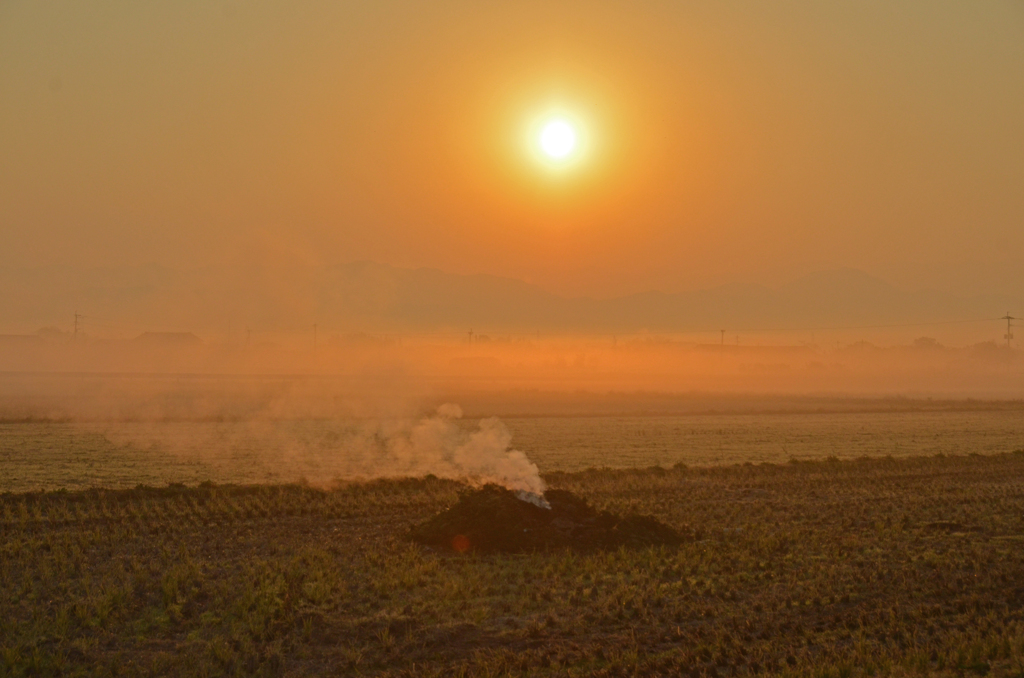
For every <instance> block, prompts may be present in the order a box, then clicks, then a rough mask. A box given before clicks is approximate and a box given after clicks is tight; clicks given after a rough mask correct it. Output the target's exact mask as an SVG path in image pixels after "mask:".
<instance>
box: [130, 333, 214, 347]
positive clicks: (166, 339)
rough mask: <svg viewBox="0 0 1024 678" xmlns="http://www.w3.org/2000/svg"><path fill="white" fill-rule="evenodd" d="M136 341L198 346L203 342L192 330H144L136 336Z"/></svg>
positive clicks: (160, 344)
mask: <svg viewBox="0 0 1024 678" xmlns="http://www.w3.org/2000/svg"><path fill="white" fill-rule="evenodd" d="M135 341H137V342H138V343H140V344H151V345H159V346H196V345H199V344H201V343H203V340H202V339H200V338H199V337H197V336H196V335H194V334H192V333H191V332H143V333H142V334H140V335H139V336H137V337H135Z"/></svg>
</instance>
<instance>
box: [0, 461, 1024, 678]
mask: <svg viewBox="0 0 1024 678" xmlns="http://www.w3.org/2000/svg"><path fill="white" fill-rule="evenodd" d="M548 481H549V484H550V485H551V486H552V487H555V488H562V489H567V490H571V491H572V492H574V493H577V494H579V495H580V496H582V497H585V498H586V499H587V500H588V501H590V503H591V504H593V505H595V506H596V507H597V508H599V509H607V510H610V511H613V512H615V513H618V514H628V513H642V514H651V515H653V516H655V517H657V518H658V519H659V520H662V521H664V522H665V523H667V524H668V525H670V526H672V527H675V528H676V529H678V530H680V531H683V532H685V533H686V534H690V535H693V536H695V537H696V539H695V540H693V541H688V542H686V543H684V544H682V545H680V546H678V547H655V548H646V549H632V550H617V551H610V552H596V553H574V552H571V551H559V550H556V551H554V552H549V553H534V554H529V555H481V554H468V555H458V554H452V553H449V552H439V551H433V550H430V549H428V548H425V547H423V546H419V545H417V544H414V543H412V542H411V541H409V540H408V539H407V537H406V534H407V531H408V529H409V527H410V526H412V525H414V524H416V523H419V522H421V521H423V520H424V519H425V518H427V517H429V516H431V515H433V514H435V513H436V512H438V511H440V510H442V509H444V508H446V507H447V506H449V505H451V504H452V503H453V502H454V501H455V500H456V497H457V494H458V491H459V489H460V488H459V486H458V485H456V484H454V483H450V482H445V481H439V480H424V481H398V482H377V483H370V484H354V485H348V486H344V487H340V488H336V489H333V490H329V491H325V490H320V489H314V488H309V487H299V486H259V487H228V486H201V487H189V488H186V487H168V488H160V489H145V488H140V489H136V490H125V491H116V492H115V491H90V492H82V493H64V492H54V493H45V494H27V495H26V494H7V495H0V646H2V647H0V674H3V675H56V674H58V673H61V674H71V675H74V674H76V673H78V674H82V675H86V674H87V675H104V674H111V675H114V674H124V675H133V674H149V675H156V674H158V675H167V674H181V675H221V674H232V675H259V674H263V675H281V674H284V675H325V674H352V675H385V674H387V675H410V676H411V675H435V674H441V675H458V674H463V675H561V676H564V675H567V674H568V675H595V674H596V675H609V676H610V675H616V676H617V675H655V674H662V675H679V674H682V675H690V676H701V675H706V676H711V677H718V676H721V677H724V676H733V675H758V674H790V675H807V676H815V677H819V676H831V677H832V678H847V677H852V676H861V675H894V674H895V675H899V674H915V675H929V674H932V675H950V676H954V675H955V676H964V675H969V674H975V675H984V674H987V673H989V674H992V675H1008V676H1020V675H1024V452H1019V453H1015V454H1007V455H1001V456H991V457H981V456H968V457H927V458H911V459H900V460H891V459H876V460H859V461H844V462H837V461H831V462H815V463H807V462H804V463H791V464H783V465H774V466H773V465H761V466H752V465H747V466H732V467H721V468H713V469H700V470H697V469H689V470H688V469H685V468H678V469H672V470H664V469H660V468H654V469H648V470H642V471H585V472H581V473H577V474H558V475H553V476H549V477H548Z"/></svg>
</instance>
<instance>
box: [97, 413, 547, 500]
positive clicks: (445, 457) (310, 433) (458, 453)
mask: <svg viewBox="0 0 1024 678" xmlns="http://www.w3.org/2000/svg"><path fill="white" fill-rule="evenodd" d="M461 418H462V408H460V407H459V406H458V405H454V404H450V403H448V404H444V405H441V406H440V407H438V408H437V410H436V412H435V413H434V414H432V415H430V416H427V417H424V418H421V419H418V420H417V419H411V418H373V419H312V420H278V419H275V418H270V417H259V416H257V417H255V418H253V419H250V420H247V421H244V422H221V423H205V424H204V423H196V422H181V423H162V422H148V423H137V424H133V423H115V424H112V425H101V426H100V427H99V428H100V430H102V434H103V435H104V436H105V437H106V438H107V439H108V440H110V441H112V442H114V443H115V444H117V445H120V446H124V447H126V448H129V449H135V450H139V454H140V455H156V454H159V453H170V454H172V455H174V456H176V457H177V458H179V459H181V460H182V461H183V462H184V463H187V464H190V465H193V466H194V468H195V469H196V471H197V472H199V473H202V471H201V469H206V470H207V471H208V472H210V473H212V475H213V476H215V477H217V478H219V479H220V481H221V482H223V481H224V480H229V481H231V482H243V483H244V482H281V481H294V480H298V479H306V480H307V481H312V482H321V483H324V484H330V483H331V482H332V481H347V480H367V479H372V478H406V477H424V476H427V475H431V474H432V475H434V476H437V477H439V478H447V479H453V480H463V481H466V482H468V483H470V484H471V485H477V486H479V485H484V484H487V483H495V484H497V485H501V486H503V487H507V488H508V489H510V490H514V491H516V492H517V493H518V494H519V497H520V498H521V499H523V500H524V501H529V502H531V503H533V504H536V505H538V506H544V507H547V502H546V501H545V500H544V498H543V495H544V491H545V489H546V488H545V485H544V481H543V479H542V478H541V477H540V472H539V470H538V468H537V465H536V464H534V463H533V462H531V461H530V460H529V458H527V456H526V455H525V454H524V453H523V452H521V451H519V450H516V449H513V448H512V446H511V443H512V434H511V433H510V432H509V430H508V428H506V426H505V425H504V424H503V423H502V422H501V421H500V420H499V419H497V418H496V417H492V418H488V419H482V420H481V421H480V422H479V424H478V425H477V426H476V428H475V429H474V428H473V427H470V426H466V425H464V424H462V423H460V421H459V420H460V419H461Z"/></svg>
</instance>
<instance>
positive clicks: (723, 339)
mask: <svg viewBox="0 0 1024 678" xmlns="http://www.w3.org/2000/svg"><path fill="white" fill-rule="evenodd" d="M721 332H722V346H725V330H721Z"/></svg>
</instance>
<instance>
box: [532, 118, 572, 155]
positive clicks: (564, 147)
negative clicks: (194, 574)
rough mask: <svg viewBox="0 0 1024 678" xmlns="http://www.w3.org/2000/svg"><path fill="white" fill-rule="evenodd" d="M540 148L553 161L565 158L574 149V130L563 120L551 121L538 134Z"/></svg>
mask: <svg viewBox="0 0 1024 678" xmlns="http://www.w3.org/2000/svg"><path fill="white" fill-rule="evenodd" d="M540 148H541V150H542V151H544V154H545V155H546V156H548V157H549V158H552V159H554V160H562V159H564V158H567V157H568V156H569V154H570V153H572V152H573V150H574V149H575V148H576V130H574V129H573V128H572V125H570V124H569V123H567V122H566V121H565V120H552V121H551V122H549V123H548V124H546V125H544V128H543V129H542V130H541V132H540Z"/></svg>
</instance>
